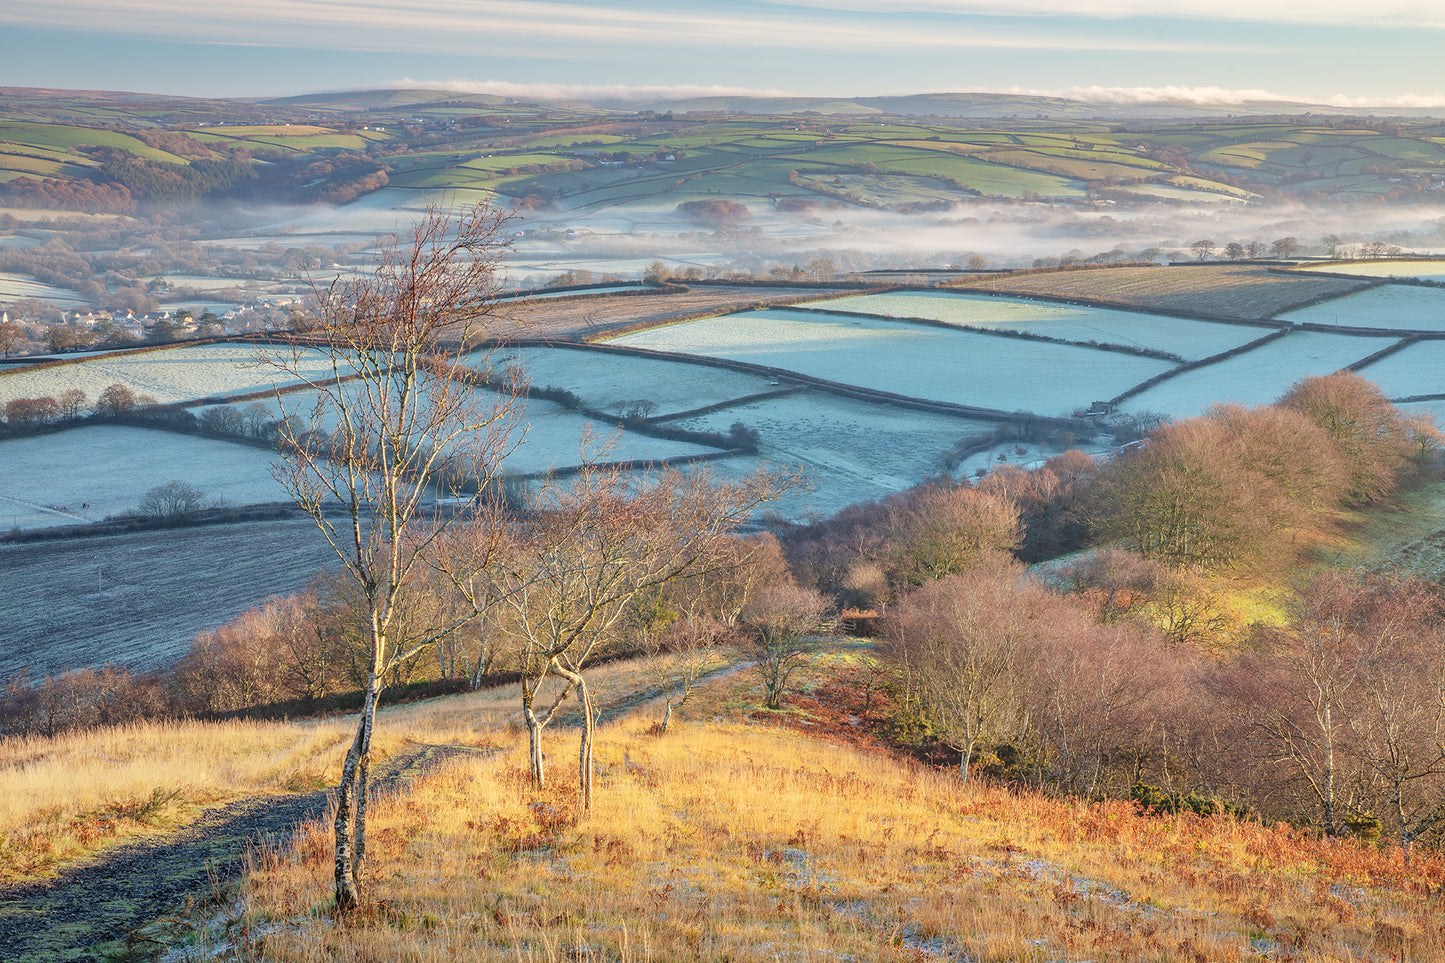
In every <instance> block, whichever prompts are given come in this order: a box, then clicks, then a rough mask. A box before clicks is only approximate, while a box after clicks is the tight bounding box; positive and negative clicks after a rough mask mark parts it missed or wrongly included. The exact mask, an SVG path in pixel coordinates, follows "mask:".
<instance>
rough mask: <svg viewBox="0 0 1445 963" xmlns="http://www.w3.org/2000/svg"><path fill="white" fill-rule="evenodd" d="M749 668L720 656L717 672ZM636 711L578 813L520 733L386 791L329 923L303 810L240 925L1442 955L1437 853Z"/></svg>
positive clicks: (730, 688)
mask: <svg viewBox="0 0 1445 963" xmlns="http://www.w3.org/2000/svg"><path fill="white" fill-rule="evenodd" d="M750 684H751V680H750V679H747V678H746V674H742V675H738V676H732V677H728V678H726V679H724V680H721V681H720V682H719V683H718V684H717V688H718V689H719V690H723V691H721V692H715V693H714V694H713V695H714V698H715V699H716V701H717V704H718V705H722V706H726V705H729V704H732V703H733V702H734V701H735V700H736V699H737V698H739V697H740V696H741V695H742V694H743V693H745V691H746V689H747V687H748V686H749V685H750ZM696 719H697V715H696V713H695V714H694V720H696ZM651 721H652V716H651V714H650V713H648V714H646V715H644V714H638V716H637V717H635V718H633V719H631V720H624V721H623V722H621V723H619V724H617V725H614V726H609V727H606V728H605V729H604V730H603V731H602V732H601V733H600V739H599V745H598V760H599V768H600V773H599V781H598V789H599V792H598V798H597V808H596V810H595V811H594V812H593V813H592V814H591V815H590V816H586V817H583V816H581V815H580V814H579V813H578V811H577V806H576V799H575V793H574V792H573V791H572V790H571V789H570V786H566V787H563V786H555V787H549V788H548V789H547V790H544V791H542V792H534V791H533V790H532V789H531V788H530V787H529V785H528V780H527V775H526V766H525V752H524V749H523V747H522V746H521V745H520V744H517V745H513V746H512V747H511V748H510V749H509V750H508V751H507V752H504V753H502V754H499V755H498V756H496V757H493V758H491V759H488V760H480V761H476V762H468V763H466V764H459V765H457V766H455V767H454V768H451V769H448V770H445V771H442V772H440V773H438V774H435V775H433V776H431V777H429V778H426V779H425V780H423V781H422V782H421V783H420V784H419V785H418V786H417V787H416V788H415V790H414V791H413V792H411V793H410V794H409V795H405V796H399V797H394V798H392V799H390V800H389V801H387V802H386V803H385V804H383V805H381V806H379V807H378V808H377V809H376V810H375V811H374V814H373V823H372V830H371V833H370V849H369V852H370V859H371V861H370V863H369V866H368V871H367V877H368V879H367V884H366V885H367V886H368V896H369V899H370V903H369V909H368V910H367V911H366V912H364V913H363V914H361V915H360V916H358V917H356V918H352V919H349V920H346V921H344V922H343V923H338V922H337V921H335V920H333V919H332V918H331V917H330V915H329V911H328V901H327V894H328V893H329V882H330V875H331V852H330V846H329V839H328V837H327V834H326V833H325V832H324V830H322V829H321V828H320V827H317V828H316V829H313V830H310V831H308V832H305V833H303V835H302V837H301V839H300V841H299V843H298V845H297V847H296V849H295V851H294V852H293V853H292V854H289V855H285V854H271V856H270V857H269V858H267V859H265V860H263V861H262V863H261V864H260V865H259V866H257V867H256V869H255V870H254V871H253V872H252V874H251V875H250V877H249V880H248V883H247V886H246V889H245V891H244V897H243V898H244V900H245V904H246V926H245V931H246V933H248V934H249V937H248V938H249V939H250V940H251V945H250V947H249V948H250V949H251V950H252V951H253V952H254V953H255V954H256V957H257V958H260V957H261V956H262V955H264V958H265V959H267V960H275V961H289V963H304V961H321V960H328V961H329V960H358V961H359V960H395V959H408V960H493V959H495V960H504V959H505V960H562V959H573V960H575V959H598V960H602V959H606V960H694V959H730V960H740V961H741V960H775V959H819V960H821V959H838V958H844V959H882V960H913V959H921V958H928V957H941V958H967V959H973V960H1041V961H1042V960H1102V959H1111V960H1193V961H1200V963H1203V961H1216V960H1217V961H1227V960H1249V959H1262V958H1270V959H1293V960H1337V959H1379V960H1386V959H1409V960H1414V961H1421V963H1425V961H1438V960H1442V959H1445V912H1442V910H1445V906H1442V901H1445V896H1442V889H1441V886H1440V881H1441V878H1442V874H1445V862H1442V861H1441V860H1440V859H1439V858H1437V857H1429V858H1426V857H1420V858H1417V860H1416V861H1415V863H1414V864H1413V865H1406V864H1405V863H1404V862H1403V860H1402V859H1401V858H1400V855H1399V853H1398V851H1394V850H1383V851H1382V850H1375V849H1372V848H1368V847H1363V846H1360V845H1357V844H1354V843H1346V842H1330V843H1322V842H1318V841H1314V840H1311V839H1308V838H1305V837H1303V836H1301V835H1299V834H1296V833H1294V832H1292V831H1290V830H1288V829H1285V828H1269V827H1262V826H1256V825H1251V824H1247V823H1238V822H1233V821H1230V820H1227V819H1212V820H1202V819H1198V818H1196V817H1192V816H1189V817H1172V818H1169V819H1158V818H1153V817H1146V816H1140V815H1138V814H1136V812H1135V811H1134V809H1133V808H1132V807H1131V806H1129V805H1126V804H1121V803H1111V804H1102V805H1094V804H1086V803H1081V802H1075V801H1056V800H1049V799H1045V798H1042V797H1034V796H1020V795H1012V794H1009V793H1006V792H1004V791H1002V790H999V789H996V788H990V787H987V786H981V785H974V786H971V787H964V786H962V785H960V784H959V783H958V781H957V779H956V777H955V776H954V775H952V774H950V773H936V772H933V771H930V770H927V769H925V768H923V767H921V766H918V765H915V764H909V763H903V762H899V761H896V760H894V759H892V758H890V757H888V756H886V755H884V754H881V753H878V752H864V751H858V750H855V749H852V748H848V747H845V746H840V745H832V744H829V743H828V742H827V741H825V739H820V738H818V737H816V736H809V735H805V734H802V733H799V732H796V731H791V730H780V729H775V728H769V727H759V726H749V725H745V724H741V723H736V722H725V721H715V722H710V723H701V722H698V721H694V722H693V723H691V724H690V725H688V726H685V727H681V728H677V729H675V730H674V731H673V732H671V733H669V734H668V735H667V736H664V737H657V736H653V735H650V734H649V733H648V727H649V724H650V723H651ZM515 741H516V742H517V743H520V740H515ZM560 748H561V747H560V746H557V745H555V744H554V745H553V746H552V749H553V750H554V751H553V755H554V757H557V758H558V759H559V760H560V761H559V763H558V764H557V765H556V767H555V769H554V772H555V773H556V775H557V777H558V779H559V781H560V782H569V781H570V778H571V773H570V772H568V771H566V770H567V769H568V768H569V767H568V765H567V764H566V762H567V760H570V758H571V752H570V751H562V752H558V751H557V750H559V749H560Z"/></svg>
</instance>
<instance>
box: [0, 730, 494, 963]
mask: <svg viewBox="0 0 1445 963" xmlns="http://www.w3.org/2000/svg"><path fill="white" fill-rule="evenodd" d="M491 751H493V750H488V749H477V748H472V747H469V746H426V745H417V746H415V747H414V748H413V749H412V750H411V751H408V752H406V753H401V754H398V755H396V756H393V757H392V758H390V759H388V760H386V762H385V764H384V765H383V766H381V767H380V771H379V772H378V773H376V774H374V775H373V779H372V797H373V798H375V797H376V795H378V794H382V793H387V792H391V791H395V790H396V789H398V788H400V787H401V786H403V785H404V784H406V783H407V782H408V781H410V780H411V779H414V778H415V777H416V776H418V775H420V774H422V773H424V772H426V771H428V770H430V769H434V768H435V767H437V766H439V765H441V764H442V763H444V762H446V761H447V760H449V759H454V758H459V757H463V756H469V755H475V754H478V753H489V752H491ZM329 797H330V792H329V791H326V790H322V791H317V792H311V793H305V794H299V795H298V794H288V795H270V796H255V797H251V798H247V799H242V800H238V801H236V802H232V803H228V804H227V805H224V806H220V807H217V808H215V809H211V810H208V811H207V812H206V813H205V814H204V815H203V816H202V817H201V819H199V820H197V821H196V822H195V823H193V824H192V825H190V826H188V827H186V828H185V829H183V830H180V831H179V832H175V833H168V834H166V835H165V836H164V837H163V838H157V839H148V840H143V841H139V842H133V843H128V844H125V845H122V846H117V847H115V848H112V849H108V850H106V851H105V853H104V854H102V855H101V856H99V857H97V858H95V859H91V860H87V861H84V862H82V863H78V864H72V865H70V866H67V867H66V868H65V869H64V870H62V872H61V873H60V875H59V877H58V878H56V879H54V880H50V881H46V882H39V883H27V884H23V885H19V886H8V887H0V960H3V961H5V963H62V961H64V963H69V961H83V963H101V961H104V960H108V959H114V958H115V956H116V955H117V953H119V952H123V951H124V950H125V949H126V946H125V941H126V936H127V934H128V933H129V932H130V931H132V930H134V929H135V928H137V927H139V926H142V925H144V924H146V923H149V922H151V921H153V920H155V919H157V918H159V917H162V916H165V915H167V914H170V913H175V912H178V911H180V910H181V909H182V908H183V906H184V904H185V900H186V899H187V897H190V898H193V899H197V900H204V899H205V898H207V897H208V896H210V895H211V894H212V893H214V892H215V890H216V888H217V884H218V883H225V882H227V881H229V880H231V879H233V878H234V877H235V876H236V875H237V873H238V872H239V870H240V867H241V858H242V856H243V855H244V854H245V852H246V848H247V846H249V845H252V844H254V843H257V842H259V841H265V842H268V843H272V844H276V843H282V844H284V843H285V842H286V841H287V840H289V839H290V838H291V835H292V833H293V832H294V830H295V827H296V825H297V824H298V823H300V822H303V821H306V820H310V819H315V818H317V817H318V816H320V815H321V814H323V813H324V812H325V811H326V807H327V803H328V799H329ZM142 958H143V957H142Z"/></svg>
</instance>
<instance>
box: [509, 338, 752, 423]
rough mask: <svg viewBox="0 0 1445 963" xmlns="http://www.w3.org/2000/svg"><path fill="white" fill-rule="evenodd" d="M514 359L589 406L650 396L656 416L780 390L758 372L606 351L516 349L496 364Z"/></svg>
mask: <svg viewBox="0 0 1445 963" xmlns="http://www.w3.org/2000/svg"><path fill="white" fill-rule="evenodd" d="M513 357H515V358H517V359H518V360H519V362H520V364H521V365H522V369H523V370H524V371H526V373H527V378H528V380H530V381H531V383H532V384H533V385H536V386H538V387H546V386H548V385H555V386H557V387H559V388H566V389H568V390H569V391H572V392H574V393H576V394H577V396H578V397H579V398H581V399H582V403H583V404H585V405H587V406H588V407H591V408H600V409H603V410H606V409H609V408H612V407H613V406H614V405H617V404H619V403H621V402H628V401H639V400H645V401H651V402H652V403H654V404H655V405H657V406H658V407H657V412H656V413H657V414H671V413H673V412H678V411H689V410H691V409H693V408H702V407H704V406H706V405H711V404H716V403H718V402H720V401H728V400H730V399H733V398H741V397H743V396H744V395H752V394H758V393H759V392H763V391H773V390H776V389H775V388H770V387H769V386H768V379H767V378H763V377H761V376H759V375H750V374H744V373H742V372H739V371H729V370H727V369H726V368H714V367H711V366H709V365H699V364H687V363H684V362H677V361H663V360H660V359H654V358H636V357H631V356H628V355H623V354H613V353H609V352H605V351H575V350H569V349H566V348H531V347H528V348H515V349H509V350H508V351H507V352H505V353H498V354H496V355H495V356H494V357H493V358H492V365H493V368H494V369H498V368H500V367H501V366H502V365H505V364H506V363H507V361H508V360H509V359H510V358H513Z"/></svg>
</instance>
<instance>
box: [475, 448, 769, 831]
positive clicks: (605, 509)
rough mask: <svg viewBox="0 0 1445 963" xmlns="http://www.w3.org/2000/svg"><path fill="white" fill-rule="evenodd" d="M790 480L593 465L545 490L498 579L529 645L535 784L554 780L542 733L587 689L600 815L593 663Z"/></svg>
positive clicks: (587, 766)
mask: <svg viewBox="0 0 1445 963" xmlns="http://www.w3.org/2000/svg"><path fill="white" fill-rule="evenodd" d="M787 484H788V482H787V480H785V479H778V478H777V477H775V476H770V475H765V474H759V475H755V476H753V477H752V478H750V479H747V480H745V481H743V482H739V483H726V484H725V483H721V482H717V481H715V480H714V479H712V478H711V476H709V475H708V474H707V473H705V472H695V473H693V474H689V475H682V474H679V473H677V472H672V471H667V472H663V473H661V474H660V475H658V476H656V477H653V478H645V479H642V480H641V481H638V480H635V479H631V478H629V477H628V476H626V475H623V474H621V473H618V472H612V471H601V470H597V469H592V468H589V469H586V470H584V471H583V472H581V473H580V474H579V476H578V477H577V479H576V480H575V482H574V483H573V484H572V485H570V486H568V487H566V488H562V489H558V490H555V491H552V492H548V493H543V495H542V496H541V497H540V498H539V506H538V510H537V511H536V512H535V513H534V514H533V515H532V517H531V518H530V519H529V520H527V521H526V522H525V523H524V524H523V525H522V526H520V530H519V531H518V532H516V534H515V536H514V539H513V542H512V545H511V548H510V550H509V551H508V552H507V553H505V555H504V556H503V557H502V558H501V564H500V565H498V566H494V568H493V571H494V574H493V578H492V584H493V586H494V589H493V591H494V593H495V595H496V597H497V598H498V599H500V600H501V601H502V604H503V605H504V607H505V609H506V610H507V611H508V620H507V626H508V628H510V629H511V630H512V631H513V632H514V633H516V634H517V635H518V636H519V638H520V640H521V642H522V644H523V647H524V648H523V652H522V654H521V669H522V713H523V717H524V718H525V719H526V722H527V730H528V735H529V747H530V758H531V770H532V780H533V783H534V784H535V785H541V784H542V782H543V779H544V777H545V771H544V766H543V758H542V743H541V737H542V730H543V729H544V728H545V727H546V726H547V725H548V723H550V722H551V721H552V719H553V718H554V717H555V715H556V713H557V710H558V709H559V707H560V706H561V705H562V703H563V702H564V701H565V700H566V699H567V697H568V696H569V695H571V693H572V692H574V691H575V692H576V693H577V696H578V701H579V702H581V708H582V735H581V741H580V745H579V749H578V755H579V759H578V761H579V766H580V775H579V782H580V789H581V796H582V803H583V806H584V808H591V803H592V740H593V735H594V731H595V726H596V721H597V719H596V711H595V707H594V705H593V693H592V690H591V688H590V687H589V685H588V683H587V679H586V677H585V675H584V674H583V670H584V668H585V667H586V664H587V662H588V660H589V659H591V658H592V657H593V655H595V654H596V653H597V652H598V651H599V650H601V649H602V648H603V647H604V646H606V645H607V644H609V643H610V642H612V641H614V640H615V639H616V638H617V637H618V636H619V635H620V632H621V627H622V625H623V622H624V619H625V616H626V614H627V612H628V608H629V605H630V604H631V602H632V601H633V600H634V599H635V598H637V597H638V596H639V595H640V594H642V593H644V592H647V591H648V590H650V589H652V588H654V587H657V586H660V585H665V584H667V583H669V582H672V581H675V580H677V579H680V578H683V577H686V576H688V575H694V574H699V573H701V572H704V571H706V570H707V569H708V568H709V567H710V566H711V565H712V564H713V560H714V558H715V553H716V548H717V546H718V545H719V544H720V543H721V542H723V541H725V540H726V539H728V538H729V537H730V536H731V534H732V532H733V530H734V529H735V528H736V527H737V526H738V525H739V524H740V523H741V522H743V521H745V520H746V519H747V518H748V517H749V516H751V515H752V514H753V512H754V511H756V510H757V508H758V507H759V506H760V505H762V504H763V503H764V502H766V501H769V500H771V499H773V498H775V497H777V495H778V493H779V492H781V491H782V490H783V489H784V488H785V487H786V485H787ZM552 676H557V677H559V678H560V679H561V680H562V681H563V682H564V686H563V688H562V690H561V692H560V694H559V695H557V696H556V697H555V698H553V699H552V701H551V702H550V704H548V705H546V706H542V705H540V704H539V702H538V696H539V694H540V691H541V687H542V684H543V682H545V681H546V680H547V679H548V678H549V677H552Z"/></svg>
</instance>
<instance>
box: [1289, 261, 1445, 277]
mask: <svg viewBox="0 0 1445 963" xmlns="http://www.w3.org/2000/svg"><path fill="white" fill-rule="evenodd" d="M1302 270H1305V271H1328V272H1329V273H1331V274H1353V275H1355V276H1356V277H1362V278H1420V279H1422V280H1426V281H1445V261H1359V262H1355V263H1352V264H1319V265H1312V266H1310V267H1307V268H1302Z"/></svg>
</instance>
